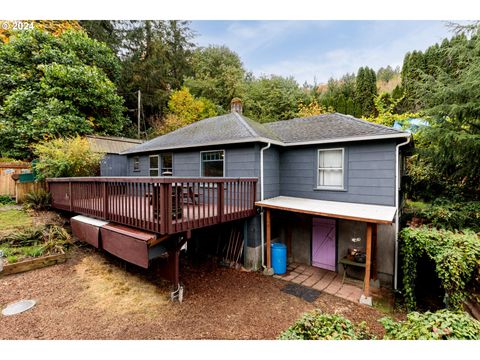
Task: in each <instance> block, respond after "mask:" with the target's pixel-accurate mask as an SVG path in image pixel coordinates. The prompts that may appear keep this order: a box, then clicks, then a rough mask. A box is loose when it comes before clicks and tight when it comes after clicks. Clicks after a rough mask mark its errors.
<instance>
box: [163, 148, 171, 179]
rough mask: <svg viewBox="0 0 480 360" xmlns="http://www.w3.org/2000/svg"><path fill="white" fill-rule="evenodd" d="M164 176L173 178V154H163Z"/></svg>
mask: <svg viewBox="0 0 480 360" xmlns="http://www.w3.org/2000/svg"><path fill="white" fill-rule="evenodd" d="M161 157H162V172H161V174H162V176H172V174H173V154H172V153H167V154H162V155H161Z"/></svg>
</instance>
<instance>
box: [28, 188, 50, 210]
mask: <svg viewBox="0 0 480 360" xmlns="http://www.w3.org/2000/svg"><path fill="white" fill-rule="evenodd" d="M51 201H52V196H51V194H50V193H49V192H48V191H46V190H43V189H39V190H36V191H32V192H29V193H27V194H26V195H25V199H24V201H23V207H24V208H25V209H29V210H47V209H48V208H50V204H51Z"/></svg>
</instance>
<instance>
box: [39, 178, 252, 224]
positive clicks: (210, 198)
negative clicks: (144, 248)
mask: <svg viewBox="0 0 480 360" xmlns="http://www.w3.org/2000/svg"><path fill="white" fill-rule="evenodd" d="M47 183H48V188H49V191H50V193H51V194H52V207H53V208H56V209H60V210H66V211H70V212H73V213H77V214H82V215H86V216H91V217H94V218H98V219H101V220H106V221H112V222H116V223H119V224H124V225H128V226H132V227H135V228H139V229H143V230H147V231H152V232H156V233H159V234H173V233H178V232H182V231H186V230H191V229H195V228H200V227H205V226H209V225H215V224H219V223H222V222H226V221H231V220H237V219H241V218H245V217H249V216H252V215H254V214H255V197H256V183H257V179H256V178H178V177H78V178H50V179H47Z"/></svg>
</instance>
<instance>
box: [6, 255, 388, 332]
mask: <svg viewBox="0 0 480 360" xmlns="http://www.w3.org/2000/svg"><path fill="white" fill-rule="evenodd" d="M181 276H182V281H183V282H184V284H185V287H186V292H185V296H184V302H183V303H182V304H178V303H171V302H169V301H168V296H169V286H168V284H167V283H165V282H162V281H160V280H158V278H157V277H156V276H155V275H154V271H149V272H147V271H140V270H138V269H137V268H135V269H134V268H133V267H132V266H128V267H127V268H125V265H124V264H123V263H121V262H120V261H117V260H116V259H114V258H112V257H110V256H108V255H100V254H98V253H96V252H94V251H92V250H90V249H78V250H76V251H75V252H74V253H73V255H72V258H71V259H69V260H68V261H67V263H65V264H61V265H56V266H52V267H49V268H44V269H39V270H35V271H30V272H27V273H23V274H18V275H12V276H7V277H5V278H0V307H2V308H3V307H4V306H5V305H6V304H8V303H10V302H12V301H16V300H20V299H36V300H37V301H38V303H37V305H36V306H35V307H34V308H33V309H32V310H30V311H27V312H25V313H22V314H19V315H16V316H11V317H4V316H2V315H0V325H1V326H0V339H274V338H276V337H277V336H278V335H279V334H280V333H281V332H282V331H283V330H285V329H286V328H287V327H289V326H290V325H291V324H292V323H293V322H294V321H295V320H296V319H298V318H299V317H300V316H301V315H302V313H304V312H305V311H308V310H312V309H314V308H320V309H322V310H324V311H326V312H330V313H333V312H338V313H340V314H343V315H344V316H346V317H347V318H348V319H350V320H351V321H353V322H355V323H358V322H360V321H362V320H365V321H366V322H367V324H368V326H369V327H370V328H371V330H372V331H373V332H374V333H376V334H377V336H381V335H382V327H381V325H380V324H378V322H377V319H378V318H380V317H382V316H383V314H382V313H381V312H379V311H378V310H376V309H373V308H368V307H366V306H362V305H357V304H355V303H352V302H349V301H346V300H343V299H339V298H336V297H334V296H331V295H328V294H322V295H321V296H320V297H319V298H318V299H317V300H316V302H315V303H314V304H310V303H308V302H305V301H304V300H301V299H299V298H297V297H294V296H291V295H288V294H285V293H283V292H281V291H280V288H282V287H283V286H284V285H285V282H283V281H282V280H277V279H274V278H271V277H265V276H263V275H260V274H257V273H247V272H240V271H236V270H231V269H224V268H220V267H217V266H216V265H213V264H210V265H206V264H203V265H198V266H193V265H188V264H184V265H183V267H182V270H181ZM142 305H143V306H142Z"/></svg>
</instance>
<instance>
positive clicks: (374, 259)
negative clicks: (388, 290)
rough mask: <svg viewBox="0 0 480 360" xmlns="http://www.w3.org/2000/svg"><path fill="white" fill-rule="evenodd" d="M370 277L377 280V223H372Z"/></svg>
mask: <svg viewBox="0 0 480 360" xmlns="http://www.w3.org/2000/svg"><path fill="white" fill-rule="evenodd" d="M372 226H373V229H372V279H373V280H374V281H377V279H378V267H377V261H378V244H377V228H378V227H377V224H372Z"/></svg>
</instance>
